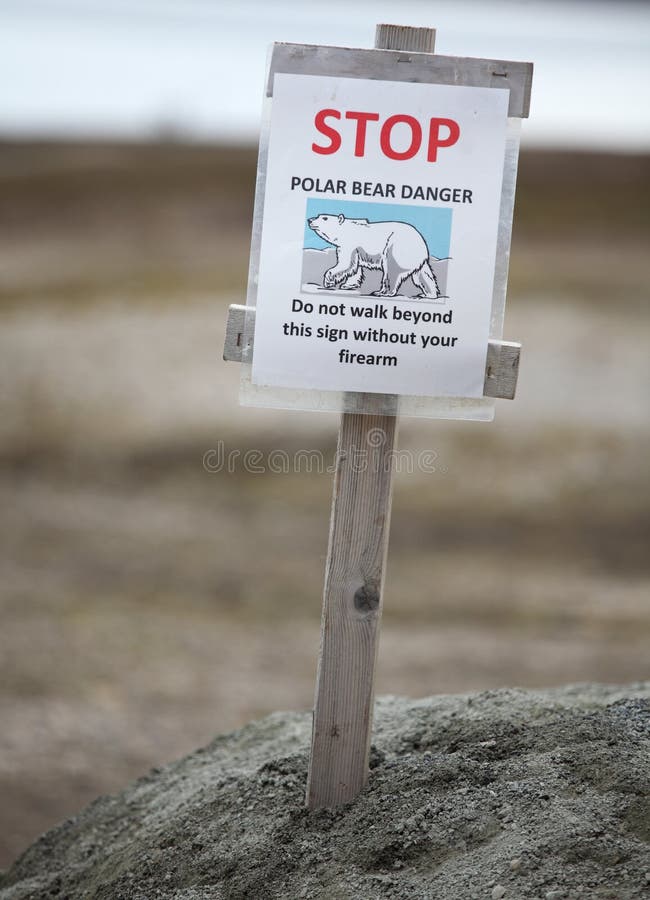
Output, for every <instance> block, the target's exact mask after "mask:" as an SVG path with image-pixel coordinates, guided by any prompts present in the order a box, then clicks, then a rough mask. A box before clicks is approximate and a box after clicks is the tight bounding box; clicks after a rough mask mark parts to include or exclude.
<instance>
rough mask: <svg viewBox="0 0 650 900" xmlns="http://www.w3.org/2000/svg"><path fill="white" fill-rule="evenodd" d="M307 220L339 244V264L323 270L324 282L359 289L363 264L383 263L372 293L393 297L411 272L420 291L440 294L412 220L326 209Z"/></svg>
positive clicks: (431, 296) (376, 266) (374, 266)
mask: <svg viewBox="0 0 650 900" xmlns="http://www.w3.org/2000/svg"><path fill="white" fill-rule="evenodd" d="M307 223H308V225H309V227H310V228H311V230H312V231H314V232H315V233H316V234H317V235H318V236H319V237H321V238H322V239H323V240H324V241H327V243H328V244H332V245H333V246H334V247H336V265H335V266H332V268H331V269H328V270H327V271H326V272H325V275H324V277H323V287H325V288H328V289H330V290H331V289H334V288H342V289H343V290H356V289H357V288H359V287H360V286H361V284H362V282H363V277H364V269H379V270H380V271H381V287H380V288H379V290H377V291H373V295H377V296H383V297H395V296H396V295H397V293H398V292H399V289H400V287H401V285H402V284H403V283H404V282H405V281H406V279H407V278H412V280H413V283H414V284H415V287H416V289H419V291H420V293H418V294H417V296H418V297H422V298H427V299H433V300H435V299H437V298H438V297H440V291H439V289H438V282H437V281H436V277H435V275H434V274H433V272H432V270H431V266H430V264H429V249H428V247H427V244H426V241H425V240H424V238H423V237H422V235H421V234H420V232H419V231H418V230H417V228H414V226H413V225H409V224H408V223H406V222H370V221H368V219H346V217H345V216H344V215H343V214H340V215H338V216H336V215H325V214H323V213H321V214H320V215H318V216H314V217H313V218H311V219H308V220H307Z"/></svg>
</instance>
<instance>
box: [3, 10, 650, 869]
mask: <svg viewBox="0 0 650 900" xmlns="http://www.w3.org/2000/svg"><path fill="white" fill-rule="evenodd" d="M434 6H435V9H434ZM434 6H432V5H431V3H429V2H426V3H425V2H416V0H402V2H400V4H399V9H396V8H395V5H394V4H392V3H388V2H383V0H380V2H376V0H373V2H372V3H371V2H365V0H355V2H349V0H348V2H342V0H330V2H328V3H327V4H322V3H308V2H289V0H281V2H276V3H273V4H268V3H262V2H259V3H258V2H253V0H242V2H238V3H228V2H218V3H217V2H209V0H110V2H109V0H5V2H4V3H3V4H2V7H1V8H0V83H1V84H2V100H1V102H0V231H1V237H2V240H1V242H0V371H1V378H0V385H1V387H0V496H1V501H0V511H1V512H0V528H1V531H2V542H1V544H0V565H1V571H2V577H1V585H0V589H1V594H0V798H1V801H0V867H1V866H3V865H8V863H9V862H10V861H11V859H12V858H13V857H14V856H15V855H16V854H17V853H19V852H20V851H21V850H22V849H23V848H24V847H26V846H27V845H28V844H29V843H30V842H31V841H32V840H33V839H34V838H35V837H36V836H37V835H38V833H39V832H40V831H42V830H44V829H45V828H48V827H50V826H51V825H53V824H54V823H55V822H56V821H58V820H59V819H61V818H63V817H66V816H69V815H72V814H74V812H75V811H76V810H78V809H79V808H80V807H81V806H82V805H83V804H85V803H86V802H88V801H90V800H91V799H92V798H93V797H95V796H96V795H97V794H98V793H101V792H107V791H114V790H117V789H118V788H119V787H120V786H122V785H123V784H124V783H125V782H126V781H127V780H128V779H130V778H132V777H135V776H136V775H138V774H141V773H143V772H144V771H145V770H147V768H148V767H150V766H153V765H158V764H161V763H163V762H166V761H168V760H170V759H172V758H174V757H176V756H179V755H181V754H184V753H186V752H189V751H190V750H192V749H193V748H195V747H197V746H198V745H200V744H202V743H204V742H206V741H208V740H209V739H210V738H211V737H212V736H213V735H214V734H215V733H217V732H219V731H223V730H226V729H231V728H235V727H237V726H239V725H242V724H243V723H244V722H246V721H248V720H249V719H251V718H253V717H257V716H261V715H264V714H265V713H267V712H270V711H272V710H276V709H306V708H309V707H310V706H311V703H312V696H313V688H314V678H315V667H316V657H317V649H318V630H319V617H320V606H321V596H320V593H321V586H322V580H323V567H324V560H325V553H326V548H327V533H328V522H329V503H330V492H331V476H330V475H328V474H326V473H320V474H319V473H312V474H308V473H306V472H305V471H303V472H298V473H294V474H285V475H280V474H271V473H268V472H267V473H266V474H247V473H246V472H245V471H244V470H243V467H241V466H240V465H237V464H236V465H235V469H234V471H233V472H232V473H228V472H227V471H221V472H208V471H206V469H205V468H204V466H203V464H202V460H203V457H204V454H206V452H208V451H210V450H212V449H217V448H218V447H222V448H223V449H224V452H225V453H229V452H230V451H241V452H242V453H244V452H245V451H246V450H248V449H259V450H261V451H262V453H264V454H266V453H270V452H271V451H272V450H274V449H279V450H286V451H289V452H290V453H291V452H294V451H296V450H298V449H307V450H321V451H322V452H323V453H324V454H325V458H326V459H328V460H330V461H331V459H332V458H333V454H334V447H335V440H336V432H337V419H336V417H335V416H330V415H325V414H321V415H318V414H314V413H296V412H294V413H289V412H282V411H265V410H264V411H263V410H252V409H243V408H239V406H238V403H237V394H238V378H239V372H238V366H237V365H235V364H225V363H222V362H221V351H222V344H223V332H224V323H225V320H226V310H227V306H228V304H229V303H232V302H243V298H244V293H245V281H246V269H247V257H248V245H249V236H250V226H251V214H252V203H253V191H254V180H255V166H256V146H255V142H256V135H257V126H258V118H259V110H260V106H261V95H262V85H263V77H264V66H265V58H266V52H267V48H268V45H269V44H270V43H271V41H273V40H289V41H298V42H305V43H324V44H338V45H347V46H365V47H369V46H372V44H373V41H374V26H375V23H376V22H381V21H387V22H395V21H399V22H400V23H401V24H412V25H421V26H430V27H432V26H435V27H437V28H438V41H437V50H438V52H440V53H447V54H458V55H466V56H487V57H495V58H504V59H523V60H532V61H533V62H534V63H535V78H534V84H533V100H532V109H531V119H530V120H529V121H524V125H523V133H524V138H523V145H522V154H521V161H520V175H519V187H518V197H517V205H516V214H515V226H514V235H513V244H512V260H511V278H510V290H509V299H508V308H507V312H506V333H505V337H506V338H507V339H510V340H520V341H521V342H522V343H523V347H524V349H523V356H522V367H521V373H520V380H519V390H518V395H517V399H516V400H515V401H514V402H505V401H501V402H499V404H498V409H497V418H496V421H495V422H494V423H492V424H489V425H486V424H479V423H453V422H440V421H415V420H404V421H403V423H402V428H401V446H402V447H403V448H405V449H412V450H414V451H416V452H417V451H419V450H430V451H432V452H434V453H435V454H436V472H435V473H433V474H423V473H417V472H415V473H413V474H408V473H402V474H400V475H398V477H397V481H396V488H395V496H394V502H393V525H392V535H391V544H390V552H389V561H388V583H387V588H386V596H385V612H384V625H383V631H382V640H381V647H380V656H379V662H378V691H379V692H383V693H386V692H391V693H398V694H408V695H412V696H422V695H426V694H431V693H437V692H449V691H465V690H470V689H471V690H474V689H485V688H493V687H498V686H502V685H521V686H546V685H554V684H560V683H565V682H575V681H590V680H595V681H604V682H627V681H632V680H637V679H641V678H644V677H647V676H648V674H649V673H648V668H649V666H648V660H649V656H650V654H649V652H648V647H649V641H648V639H649V637H650V615H649V613H648V608H647V605H646V598H647V593H648V580H649V579H648V575H649V568H650V564H649V556H648V552H647V532H648V519H649V515H648V482H649V478H648V475H649V473H648V463H647V460H648V449H649V448H648V431H649V423H648V409H647V388H648V376H649V374H650V372H649V366H648V355H647V338H648V331H649V328H648V305H647V301H648V295H649V293H650V254H649V253H648V238H649V237H650V212H649V204H648V200H649V188H650V158H649V156H648V153H649V151H650V111H649V108H648V103H647V91H648V86H649V84H650V70H649V60H650V52H649V51H650V9H649V8H648V6H647V5H646V4H644V3H638V4H635V3H629V2H621V3H616V4H613V3H607V4H606V3H597V2H587V0H585V2H566V3H561V2H540V0H537V2H517V3H514V2H513V3H510V2H505V0H493V2H491V3H490V4H484V3H471V2H463V0H455V2H453V3H451V2H439V3H436V4H435V5H434ZM433 16H435V18H432V17H433ZM220 442H221V443H220Z"/></svg>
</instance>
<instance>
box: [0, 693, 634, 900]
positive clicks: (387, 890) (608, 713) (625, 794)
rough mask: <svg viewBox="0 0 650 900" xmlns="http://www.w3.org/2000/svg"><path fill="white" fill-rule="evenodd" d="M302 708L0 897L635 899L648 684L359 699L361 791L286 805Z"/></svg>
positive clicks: (53, 846) (291, 794) (299, 760)
mask: <svg viewBox="0 0 650 900" xmlns="http://www.w3.org/2000/svg"><path fill="white" fill-rule="evenodd" d="M310 727H311V719H310V716H309V715H308V714H295V713H275V714H273V715H271V716H269V717H268V718H266V719H263V720H262V721H260V722H254V723H252V724H250V725H247V726H246V727H245V728H242V729H241V730H239V731H236V732H234V733H232V734H228V735H224V736H220V737H217V738H216V739H215V740H214V741H213V742H212V743H211V744H209V745H208V746H207V747H205V748H202V749H201V750H198V751H196V752H195V753H193V754H191V755H190V756H188V757H186V758H185V759H182V760H180V761H178V762H176V763H173V764H171V765H169V766H167V767H165V768H163V769H157V770H153V771H152V772H151V773H150V774H148V775H146V776H145V777H144V778H141V779H139V780H138V781H136V782H135V783H134V784H132V785H130V786H129V787H127V788H126V790H125V791H124V792H123V793H122V794H119V795H118V796H115V797H100V798H99V799H98V800H96V801H95V802H94V803H92V804H91V805H90V806H89V807H88V808H87V809H85V810H84V811H83V812H82V813H81V814H80V815H78V816H76V817H75V818H73V819H70V820H68V821H67V822H64V823H63V824H61V825H60V826H58V827H57V828H55V829H53V830H52V831H50V832H48V833H47V834H45V835H43V836H42V837H41V838H40V839H39V840H38V841H37V842H36V843H35V844H34V845H33V846H32V847H30V848H29V849H28V850H27V851H26V853H25V854H23V856H22V857H21V858H20V859H19V860H18V861H17V862H16V863H15V864H14V866H13V867H12V868H11V869H10V870H9V871H8V872H6V873H4V875H3V876H0V900H28V898H29V900H34V898H39V900H40V898H58V900H63V898H84V900H86V898H87V900H109V898H110V900H120V898H124V900H155V898H164V900H244V898H246V900H266V898H269V900H271V898H282V900H285V898H288V900H293V898H311V900H348V898H350V900H351V898H354V900H375V898H377V900H379V898H393V900H410V898H413V900H416V898H417V900H473V898H487V900H501V898H507V900H510V898H529V897H530V898H540V900H561V898H589V900H592V898H599V900H602V898H611V900H631V898H647V897H649V896H650V848H649V845H648V842H649V841H650V684H646V685H641V684H636V685H631V686H628V687H624V688H614V687H602V686H578V687H570V688H563V689H560V690H552V691H537V692H533V691H521V690H502V691H488V692H485V693H482V694H473V695H465V696H451V697H433V698H429V699H425V700H417V701H412V700H405V699H400V698H392V697H388V698H383V699H380V700H379V701H378V702H377V709H376V717H375V734H374V744H373V748H372V755H371V776H370V781H369V785H368V788H367V790H366V791H365V792H364V794H363V795H362V796H361V797H360V798H359V799H358V800H357V801H356V802H355V803H352V804H349V805H348V806H346V807H343V808H340V809H337V810H331V811H330V810H325V811H317V812H310V811H308V810H306V809H305V808H304V807H303V796H304V791H305V782H306V774H307V749H308V745H309V735H310Z"/></svg>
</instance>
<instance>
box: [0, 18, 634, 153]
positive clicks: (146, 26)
mask: <svg viewBox="0 0 650 900" xmlns="http://www.w3.org/2000/svg"><path fill="white" fill-rule="evenodd" d="M377 22H398V23H399V24H403V25H422V26H428V27H436V28H437V29H438V39H437V45H436V50H437V52H440V53H446V54H453V55H459V56H485V57H495V58H501V59H521V60H527V61H528V60H530V61H532V62H534V63H535V77H534V82H533V98H532V106H531V118H530V119H529V120H528V121H526V122H525V124H524V142H525V143H526V144H528V145H529V146H530V145H552V146H567V145H569V146H580V147H593V148H611V149H624V150H644V151H648V150H650V103H648V93H649V88H650V6H648V5H646V4H643V3H631V2H610V3H605V2H594V0H582V2H577V0H572V2H554V0H546V2H541V0H529V2H526V0H518V2H514V0H490V2H489V3H488V2H471V0H452V2H447V0H438V2H435V3H434V2H430V0H429V2H418V0H400V3H399V4H396V3H395V2H385V0H327V2H326V3H325V2H322V0H320V2H318V0H298V2H296V0H267V2H259V0H242V2H239V3H237V2H229V0H2V4H1V5H0V84H1V85H2V91H1V94H0V97H1V99H0V135H2V134H3V135H12V134H13V135H17V134H20V135H25V134H28V135H29V134H32V135H33V134H37V135H57V136H58V135H60V136H70V135H104V136H117V137H149V136H151V135H152V134H154V133H160V132H161V131H176V132H180V133H181V134H183V135H186V136H187V137H190V138H197V139H210V140H215V139H217V140H218V139H222V140H240V139H242V138H244V139H250V140H253V139H255V137H256V134H257V128H258V121H259V115H260V108H261V98H262V86H263V81H264V68H265V64H266V53H267V49H268V46H269V44H270V43H271V42H272V41H274V40H278V41H296V42H300V43H317V44H333V45H339V46H352V47H354V46H359V47H370V46H372V44H373V40H374V30H375V24H376V23H377Z"/></svg>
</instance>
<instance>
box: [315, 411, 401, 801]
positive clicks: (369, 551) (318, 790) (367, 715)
mask: <svg viewBox="0 0 650 900" xmlns="http://www.w3.org/2000/svg"><path fill="white" fill-rule="evenodd" d="M397 421H398V420H397V417H396V416H373V415H360V414H350V413H344V414H343V415H342V416H341V429H340V431H339V441H338V450H337V465H336V475H335V480H334V493H333V498H332V517H331V522H330V537H329V550H328V555H327V564H326V571H325V588H324V592H323V618H322V625H321V647H320V655H319V664H318V675H317V680H316V700H315V705H314V721H313V733H312V747H311V760H310V766H309V779H308V785H307V805H308V806H310V807H312V808H317V807H332V806H338V805H339V804H341V803H347V802H349V801H350V800H352V799H354V797H356V796H357V794H359V792H360V791H361V790H362V788H363V786H364V785H365V783H366V778H367V773H368V755H369V751H370V731H371V726H372V706H373V697H374V672H375V660H376V655H377V643H378V638H379V623H380V619H381V609H382V599H383V586H384V568H385V560H386V550H387V547H388V534H389V528H390V511H391V497H392V469H393V467H392V465H391V452H392V451H393V450H394V449H395V446H396V436H397Z"/></svg>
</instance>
